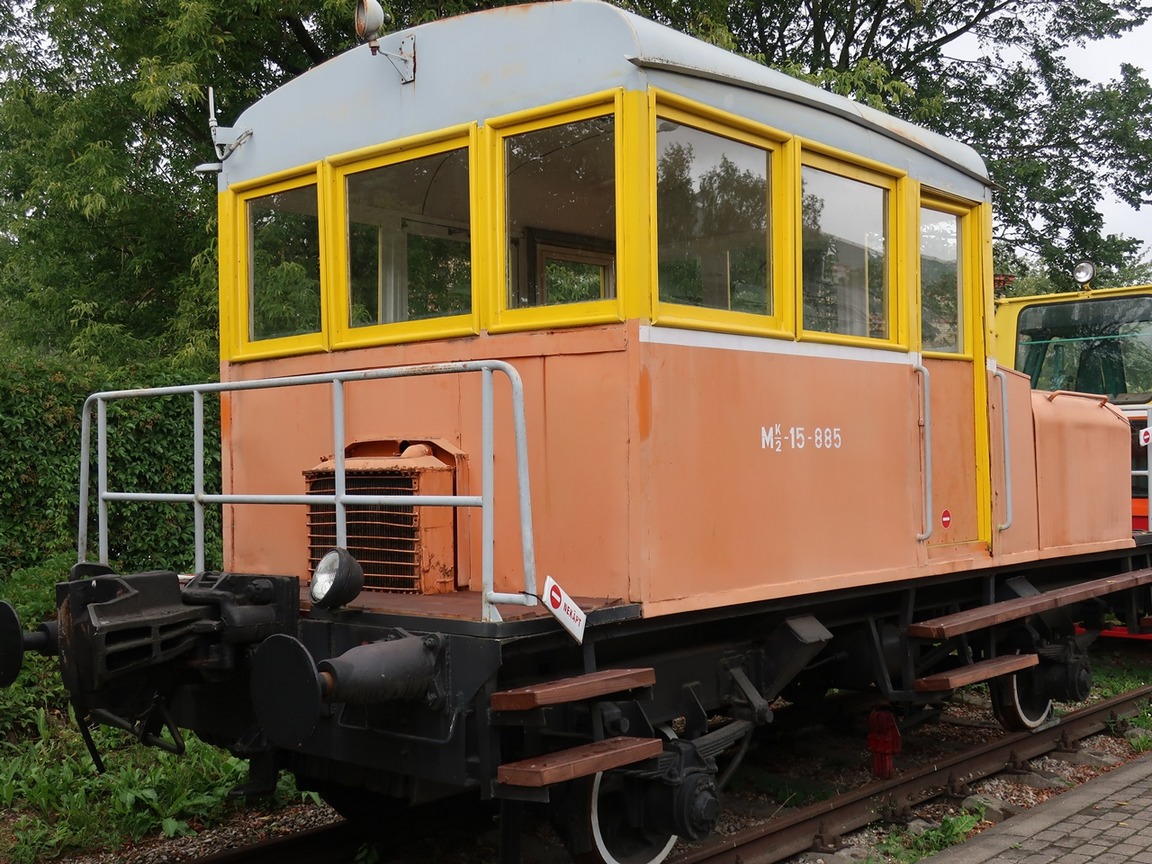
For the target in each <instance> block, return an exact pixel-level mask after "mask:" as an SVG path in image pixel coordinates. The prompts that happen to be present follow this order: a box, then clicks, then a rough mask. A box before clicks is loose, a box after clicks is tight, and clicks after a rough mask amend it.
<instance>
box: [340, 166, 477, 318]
mask: <svg viewBox="0 0 1152 864" xmlns="http://www.w3.org/2000/svg"><path fill="white" fill-rule="evenodd" d="M345 184H346V185H345V191H346V197H347V211H348V224H347V243H348V309H349V312H348V317H349V320H348V322H347V324H348V326H350V327H366V326H372V325H375V324H389V323H393V322H397V321H412V320H417V319H421V318H435V317H440V316H447V315H460V314H465V313H467V312H469V311H470V310H471V308H472V263H471V262H472V250H471V235H470V230H469V222H468V217H469V200H468V188H469V187H468V155H467V151H466V150H463V149H458V150H451V151H448V152H445V153H437V154H434V155H431V156H424V157H421V158H418V159H412V160H409V161H406V162H396V163H393V164H388V165H382V166H380V167H376V168H372V169H370V170H367V171H360V172H357V173H354V174H349V175H348V176H347V178H346V180H345Z"/></svg>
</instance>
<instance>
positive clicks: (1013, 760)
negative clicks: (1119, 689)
mask: <svg viewBox="0 0 1152 864" xmlns="http://www.w3.org/2000/svg"><path fill="white" fill-rule="evenodd" d="M1150 696H1152V687H1142V688H1139V689H1138V690H1134V691H1131V692H1129V693H1125V694H1123V695H1121V696H1117V697H1114V698H1111V699H1107V700H1104V701H1102V702H1098V703H1096V704H1094V705H1091V706H1089V707H1086V708H1082V709H1079V710H1077V711H1074V712H1072V713H1070V714H1065V715H1063V716H1062V717H1060V718H1059V719H1058V721H1057V722H1056V723H1053V724H1051V725H1049V726H1047V727H1045V728H1043V729H1039V730H1037V731H1034V732H1017V733H1012V734H1007V735H1005V736H1003V737H1001V738H999V739H997V740H995V741H992V742H989V743H987V744H983V745H980V746H978V747H976V748H974V749H971V750H967V751H965V752H963V753H958V754H956V755H953V756H950V757H947V758H944V759H941V760H939V761H936V762H933V763H931V764H926V765H922V766H919V767H917V768H914V769H911V770H908V771H905V772H904V773H902V774H900V776H898V777H895V778H893V779H891V780H879V781H876V782H874V783H870V784H868V785H866V786H863V787H861V788H860V789H857V790H854V791H852V792H849V793H846V794H844V795H839V796H837V797H836V798H833V799H831V800H828V801H824V802H821V803H819V804H813V805H810V806H808V807H804V808H802V809H800V810H796V811H794V812H792V813H790V814H788V815H786V816H781V817H778V818H776V819H773V820H771V821H768V822H765V823H763V824H760V825H756V826H754V827H751V828H747V829H745V830H743V831H740V832H738V833H736V834H732V835H729V836H726V837H716V838H712V839H710V840H706V841H703V842H701V843H697V844H695V845H693V846H692V847H689V848H688V849H687V850H686V851H683V852H681V853H679V854H678V855H676V856H675V857H673V858H671V859H670V861H671V862H673V864H734V862H737V861H739V862H741V864H773V862H778V861H783V860H785V859H787V858H789V857H791V856H793V855H797V854H799V853H801V852H806V851H810V850H830V849H834V848H836V847H837V846H838V845H839V844H840V838H841V837H843V835H845V834H847V833H848V832H850V831H855V830H858V829H860V828H863V827H864V826H866V825H868V824H870V823H872V822H875V821H876V820H877V819H881V818H885V817H891V816H894V815H899V814H901V813H907V812H909V811H910V810H911V808H913V807H915V806H918V805H920V804H923V803H924V802H926V801H929V800H931V799H932V798H936V797H938V796H940V795H944V794H949V795H963V794H964V793H965V791H966V789H967V787H968V785H969V784H971V783H973V782H975V781H976V780H980V779H982V778H984V777H989V776H991V775H993V774H997V773H1000V772H1002V771H1005V770H1011V769H1017V768H1020V767H1021V766H1023V764H1024V763H1025V762H1027V761H1028V760H1029V759H1035V758H1037V757H1039V756H1043V755H1045V754H1047V753H1051V752H1053V751H1056V750H1060V749H1071V748H1074V747H1075V745H1076V742H1077V741H1079V740H1081V739H1083V738H1087V737H1089V736H1091V735H1095V734H1097V733H1099V732H1101V731H1103V730H1105V729H1106V728H1108V727H1109V725H1110V724H1113V723H1115V722H1116V721H1117V720H1118V719H1120V718H1122V717H1124V716H1126V715H1128V714H1131V713H1134V711H1135V710H1136V705H1137V703H1139V702H1140V701H1141V700H1143V699H1147V698H1149V697H1150Z"/></svg>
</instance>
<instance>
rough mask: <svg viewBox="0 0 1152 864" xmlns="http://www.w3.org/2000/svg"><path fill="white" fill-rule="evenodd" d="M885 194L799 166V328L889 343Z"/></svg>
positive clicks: (883, 188) (879, 188) (883, 189)
mask: <svg viewBox="0 0 1152 864" xmlns="http://www.w3.org/2000/svg"><path fill="white" fill-rule="evenodd" d="M890 194H891V190H890V189H889V188H888V187H886V186H884V185H880V184H879V183H875V184H874V183H872V182H865V181H863V180H859V179H855V178H854V177H849V176H845V175H843V174H839V173H833V172H832V171H830V170H825V169H824V168H822V167H816V166H814V165H808V164H806V165H804V166H803V167H802V169H801V195H802V198H801V237H802V248H801V255H802V260H801V270H802V277H803V282H802V288H801V291H802V294H803V323H804V329H805V330H808V331H815V332H818V333H832V334H838V335H842V336H862V337H867V338H872V339H890V338H892V334H891V326H890V323H889V322H890V318H891V314H890V313H891V309H890V306H891V293H892V287H891V275H890V271H891V260H890V257H889V256H890V251H889V250H890V243H889V234H890V230H889V209H890V202H889V197H890Z"/></svg>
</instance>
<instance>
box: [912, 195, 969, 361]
mask: <svg viewBox="0 0 1152 864" xmlns="http://www.w3.org/2000/svg"><path fill="white" fill-rule="evenodd" d="M962 231H963V220H962V218H961V217H960V216H958V215H956V214H954V213H947V212H944V211H942V210H937V209H935V208H932V207H921V208H920V333H921V345H922V348H923V350H925V351H941V352H945V353H950V354H959V353H962V352H963V351H964V328H963V325H964V299H963V298H964V270H963V263H962V262H963V254H962V252H963V248H964V245H963V244H964V237H963V234H962Z"/></svg>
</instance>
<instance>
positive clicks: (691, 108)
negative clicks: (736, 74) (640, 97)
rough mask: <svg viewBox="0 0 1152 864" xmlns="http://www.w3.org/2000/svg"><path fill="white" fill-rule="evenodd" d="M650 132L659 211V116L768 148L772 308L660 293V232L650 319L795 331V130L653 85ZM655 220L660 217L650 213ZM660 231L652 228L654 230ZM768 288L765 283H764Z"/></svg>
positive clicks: (769, 332)
mask: <svg viewBox="0 0 1152 864" xmlns="http://www.w3.org/2000/svg"><path fill="white" fill-rule="evenodd" d="M650 115H651V116H650V119H649V134H650V136H651V140H652V147H651V153H652V157H651V158H650V159H649V168H648V188H649V190H650V195H651V200H650V205H649V206H650V207H651V212H652V213H653V214H656V212H657V201H656V191H657V190H656V186H657V168H658V166H657V160H656V158H655V144H656V130H657V127H658V124H659V123H660V122H661V121H668V122H671V123H679V124H682V125H684V126H689V127H691V128H693V129H696V130H698V131H701V132H705V133H708V134H712V135H716V136H717V137H720V138H728V139H730V140H732V141H736V142H738V143H741V144H747V145H749V146H751V147H755V148H757V149H760V150H764V151H765V152H767V153H768V154H769V163H768V164H769V174H768V183H769V191H768V202H767V207H768V219H769V230H768V240H767V242H768V250H767V254H768V258H769V261H770V262H771V263H770V267H771V272H772V288H771V300H772V312H771V313H769V314H767V315H761V314H757V313H754V312H740V311H736V310H731V309H717V308H711V307H705V306H691V305H687V304H683V303H673V302H670V301H665V300H661V299H660V285H659V261H658V260H657V259H658V255H657V245H658V242H659V240H658V238H656V237H655V236H654V237H653V250H652V255H651V262H652V263H651V275H650V278H649V280H648V281H649V285H650V286H651V288H650V290H651V303H652V310H653V312H652V320H653V323H654V324H657V325H662V326H669V327H682V328H689V329H706V330H716V331H722V332H728V333H738V334H745V335H754V336H783V337H790V338H791V337H793V336H794V335H795V331H794V329H793V325H792V322H793V321H794V320H795V312H794V305H793V304H794V302H795V294H794V292H793V291H791V290H789V289H788V288H787V287H786V286H788V285H790V283H791V281H792V274H793V273H794V272H795V265H794V264H793V260H792V250H793V249H794V245H795V244H794V243H793V242H792V235H793V233H794V231H795V227H794V224H793V218H792V215H791V208H790V207H789V201H790V200H792V198H793V197H794V194H795V193H794V189H795V188H797V187H796V186H795V185H794V181H795V177H796V176H798V175H797V174H796V172H794V171H792V170H791V169H790V165H791V164H792V163H793V162H794V161H795V154H794V151H795V149H796V148H795V141H794V139H793V138H792V136H789V135H788V134H786V133H784V132H781V131H779V130H777V129H773V128H772V127H770V126H765V125H762V124H760V123H756V122H754V121H751V120H748V119H747V118H743V117H740V116H738V115H736V114H731V113H729V112H727V111H722V110H720V109H717V108H713V107H710V106H708V105H704V104H701V103H699V102H696V101H694V100H691V99H686V98H684V97H682V96H677V95H675V94H672V93H668V92H666V91H663V90H659V89H656V88H654V89H653V90H652V105H651V111H650ZM652 225H653V226H655V225H656V219H655V218H653V219H652ZM655 233H656V231H655V228H653V235H655ZM765 289H766V290H767V286H765Z"/></svg>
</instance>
